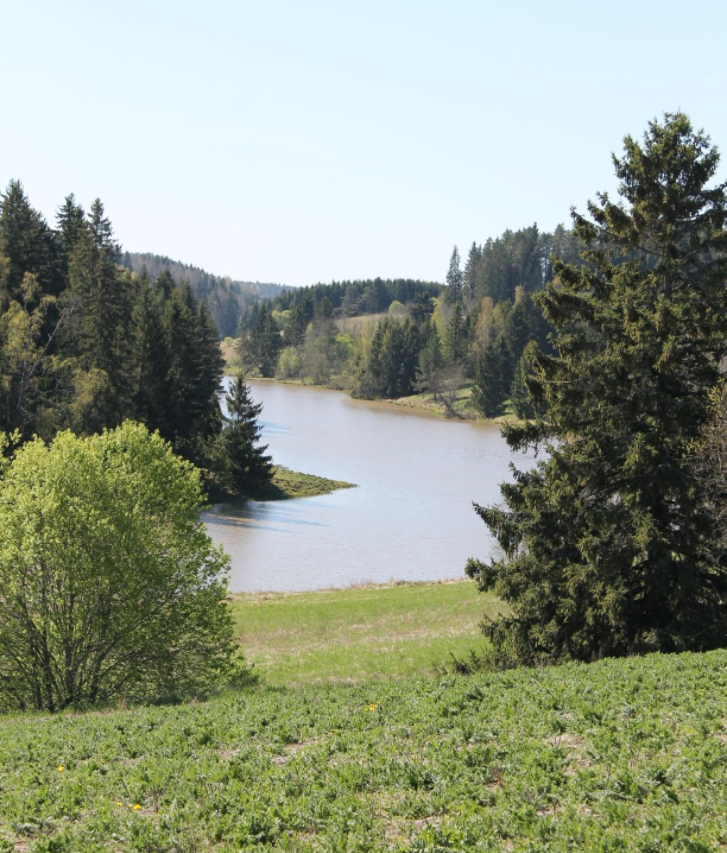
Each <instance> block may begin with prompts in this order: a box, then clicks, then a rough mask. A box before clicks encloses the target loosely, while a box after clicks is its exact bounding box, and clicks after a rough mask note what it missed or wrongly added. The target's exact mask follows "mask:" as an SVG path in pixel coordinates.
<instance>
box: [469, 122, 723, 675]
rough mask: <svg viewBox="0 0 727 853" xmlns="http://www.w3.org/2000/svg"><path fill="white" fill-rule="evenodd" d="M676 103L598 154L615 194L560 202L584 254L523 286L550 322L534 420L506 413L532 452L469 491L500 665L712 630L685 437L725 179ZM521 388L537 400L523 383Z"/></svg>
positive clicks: (711, 350) (711, 298)
mask: <svg viewBox="0 0 727 853" xmlns="http://www.w3.org/2000/svg"><path fill="white" fill-rule="evenodd" d="M718 160H719V155H718V152H717V150H716V149H715V148H713V147H712V146H711V145H710V143H709V139H708V138H707V137H705V136H704V135H703V134H702V133H696V132H695V131H694V130H693V129H692V127H691V125H690V122H689V120H688V119H687V117H686V116H685V115H683V114H680V113H677V114H667V115H665V117H664V121H663V122H662V123H659V122H656V121H655V122H652V123H651V124H650V125H649V128H648V131H647V132H646V134H645V137H644V143H643V145H640V144H639V143H638V142H637V141H635V140H634V139H632V138H631V137H626V139H625V155H624V156H623V157H622V158H620V159H619V158H616V157H614V165H615V170H616V175H617V176H618V178H619V180H620V185H619V193H620V195H621V201H620V202H619V203H614V202H612V201H611V200H610V199H609V197H608V196H607V195H606V194H601V195H599V196H598V201H597V203H591V204H589V213H590V217H589V218H586V217H584V216H580V215H577V214H574V222H575V230H576V233H577V235H578V237H579V238H580V239H581V240H582V241H583V243H584V244H585V245H588V246H591V247H593V248H592V249H591V250H590V251H589V252H587V253H586V257H585V260H586V261H587V263H586V264H583V265H569V264H565V263H562V262H560V263H556V264H555V267H554V272H555V281H554V282H553V283H551V284H549V285H548V287H547V289H546V290H545V291H544V293H543V294H542V295H541V296H540V297H539V298H538V302H539V304H540V305H541V307H542V309H543V311H544V313H545V315H546V317H547V319H548V320H549V321H550V322H551V323H552V324H553V326H554V328H555V333H554V344H555V347H556V352H555V354H553V355H544V354H540V355H538V356H537V357H536V359H535V371H536V373H537V381H536V382H532V381H531V383H530V385H531V389H532V390H534V391H535V392H536V393H535V396H536V397H540V398H542V399H544V400H545V402H546V403H547V404H548V406H549V410H548V414H547V421H545V420H537V421H536V422H535V423H532V424H529V425H527V426H525V427H523V428H511V429H509V430H507V431H506V437H507V439H508V442H509V444H510V446H511V447H512V448H513V449H521V448H524V447H526V446H528V445H532V444H536V445H537V444H543V443H545V445H546V447H547V449H548V452H549V457H548V458H547V460H545V461H541V462H540V463H539V464H538V465H537V466H536V467H535V468H534V469H532V470H531V471H529V472H525V473H522V472H521V473H518V475H517V477H516V479H515V482H514V483H512V484H507V485H504V486H502V493H503V496H504V498H505V504H506V505H505V506H504V507H502V506H497V507H478V508H477V511H478V512H479V514H480V515H481V517H482V518H483V519H484V521H485V522H486V523H487V525H488V526H489V528H490V529H491V530H492V532H493V533H494V534H495V536H496V537H497V540H498V541H499V543H500V546H501V547H502V550H503V552H504V557H503V558H501V559H495V560H494V561H492V562H490V563H489V564H484V563H481V562H476V561H471V562H470V563H469V564H468V572H469V574H470V575H471V576H473V577H476V578H477V579H478V581H479V584H480V587H481V588H482V589H486V590H492V591H493V592H495V593H496V594H497V595H498V596H500V597H501V598H502V599H503V600H504V601H505V602H506V603H507V604H508V605H509V607H510V612H509V613H508V614H507V615H504V616H502V617H501V618H500V619H499V620H498V621H497V622H496V623H491V624H488V625H487V626H486V628H485V632H486V634H487V636H488V637H489V638H490V640H491V641H492V642H493V646H494V649H495V654H496V657H497V658H498V660H499V662H500V663H502V664H512V663H517V662H522V663H536V662H539V661H545V662H547V661H558V660H561V659H564V658H576V659H580V660H591V659H593V658H597V657H601V656H606V655H623V654H629V653H632V652H644V651H649V650H662V651H678V650H683V649H707V648H712V647H715V646H720V645H724V644H725V642H727V606H726V605H725V602H726V601H727V570H726V569H725V567H724V566H715V565H714V564H713V563H712V562H711V561H708V560H707V559H706V557H705V553H706V551H707V550H708V548H709V543H710V540H711V538H712V536H713V530H712V527H711V525H712V522H711V519H710V516H709V513H708V512H707V511H706V509H705V495H704V489H703V487H702V485H701V484H700V482H699V480H698V478H697V476H696V474H695V471H694V467H693V464H692V460H691V458H690V457H691V452H692V451H691V448H692V446H693V443H694V441H695V440H696V439H697V438H698V436H699V435H700V434H701V432H702V430H703V428H704V425H705V422H706V421H707V419H708V417H709V414H710V390H711V389H712V388H713V386H714V385H715V383H716V382H717V380H718V377H719V364H720V361H721V359H722V358H723V357H724V356H725V354H726V353H727V287H725V281H726V280H727V233H725V217H726V211H727V193H726V185H725V184H719V185H713V184H712V181H713V178H714V175H715V172H716V168H717V164H718ZM536 402H537V400H536Z"/></svg>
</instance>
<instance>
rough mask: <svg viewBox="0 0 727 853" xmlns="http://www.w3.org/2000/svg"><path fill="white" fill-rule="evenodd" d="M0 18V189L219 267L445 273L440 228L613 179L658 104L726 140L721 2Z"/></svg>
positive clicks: (271, 278)
mask: <svg viewBox="0 0 727 853" xmlns="http://www.w3.org/2000/svg"><path fill="white" fill-rule="evenodd" d="M0 19H1V20H2V31H3V38H2V47H1V49H0V81H2V83H0V94H1V96H2V101H3V105H2V122H1V124H0V187H4V186H6V185H7V183H8V181H9V180H11V179H19V180H21V181H22V182H23V184H24V187H25V190H26V192H27V194H28V196H29V198H30V201H31V203H32V204H33V206H34V207H36V208H37V209H39V210H40V211H41V212H42V213H43V214H44V215H45V216H46V218H47V219H48V220H49V221H51V222H52V221H53V220H54V218H55V211H56V209H57V207H58V206H59V205H60V203H61V202H62V200H63V198H64V197H65V196H66V195H68V194H69V193H71V192H72V193H75V195H76V198H77V199H78V200H79V201H80V202H81V203H82V204H83V205H84V206H89V205H90V204H91V202H92V201H93V200H94V199H95V198H97V197H99V198H101V200H102V201H103V203H104V205H105V208H106V211H107V214H108V215H109V217H110V218H111V221H112V222H113V225H114V229H115V233H116V236H117V238H118V240H119V241H120V242H121V244H122V245H123V248H124V249H127V250H129V251H135V252H155V253H158V254H163V255H168V256H169V257H171V258H174V259H175V260H181V261H183V262H186V263H192V264H195V265H196V266H200V267H203V268H205V269H207V270H208V271H210V272H213V273H215V274H218V275H229V276H231V277H232V278H234V279H241V280H247V281H265V282H278V283H282V284H290V285H304V284H311V283H314V282H318V281H324V282H327V281H331V280H339V281H340V280H344V279H357V278H372V277H375V276H382V277H383V278H394V277H410V278H421V279H425V280H430V281H443V280H444V276H445V274H446V271H447V266H448V263H449V258H450V255H451V252H452V247H453V245H455V244H456V245H458V246H459V249H460V253H461V254H462V255H464V256H466V253H467V251H468V249H469V246H470V245H471V244H472V242H477V243H482V242H484V241H485V240H486V239H487V238H488V237H496V236H498V235H499V234H501V233H502V232H503V231H504V230H505V229H506V228H511V229H517V228H522V227H526V226H528V225H532V224H533V223H534V222H535V223H537V224H538V226H539V227H540V228H541V230H552V229H553V228H554V227H555V226H556V225H557V224H558V223H560V222H568V221H569V215H570V209H571V207H572V206H575V207H576V208H578V209H580V210H583V209H584V208H585V205H586V202H587V200H588V199H589V198H592V197H594V195H595V193H596V192H598V191H602V190H607V191H609V192H614V191H615V189H616V181H615V178H614V177H613V166H612V163H611V153H612V152H616V153H618V152H619V151H620V150H621V148H622V141H623V137H624V136H625V135H626V134H631V135H632V136H636V137H641V135H642V134H643V131H644V130H645V128H646V126H647V124H648V122H649V121H650V120H652V119H654V118H658V117H661V116H662V115H663V113H664V112H665V111H671V112H673V111H676V110H683V111H685V112H686V113H687V114H688V115H689V116H690V118H691V119H692V122H693V124H694V125H695V127H696V128H698V129H702V128H703V129H704V130H705V131H706V132H707V133H708V134H709V135H710V136H711V138H712V141H713V142H714V143H715V144H716V145H717V146H718V147H721V148H722V150H725V151H726V152H727V110H725V108H724V104H725V101H726V94H727V53H726V52H725V50H724V34H725V32H726V31H727V3H723V2H717V0H714V2H712V1H711V0H707V1H706V2H705V0H702V1H701V2H700V1H699V0H697V2H694V3H684V2H683V0H682V2H672V0H662V2H651V0H630V2H622V0H609V2H608V3H592V2H587V0H580V2H559V0H552V2H550V3H545V2H530V0H521V2H519V3H512V2H511V3H505V2H503V0H500V2H497V3H493V2H489V0H480V2H466V0H447V2H444V0H441V2H427V0H417V2H404V0H402V2H399V0H388V2H379V0H366V2H362V0H357V2H344V0H338V2H318V0H305V2H290V1H288V2H285V1H284V0H264V2H263V1H262V0H258V2H247V0H236V2H233V0H229V2H226V1H225V0H205V2H203V3H201V2H198V0H197V2H185V0H174V2H165V0H159V2H157V0H147V2H138V0H125V2H124V3H104V2H98V0H94V2H77V1H76V0H64V2H63V3H59V2H57V0H51V2H40V0H24V2H22V3H20V2H10V0H0ZM726 157H727V154H726ZM726 162H727V161H726ZM721 176H722V177H727V166H725V167H723V168H722V170H721Z"/></svg>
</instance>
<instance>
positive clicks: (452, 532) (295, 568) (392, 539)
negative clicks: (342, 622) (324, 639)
mask: <svg viewBox="0 0 727 853" xmlns="http://www.w3.org/2000/svg"><path fill="white" fill-rule="evenodd" d="M250 385H251V388H252V393H253V397H254V398H255V399H256V400H257V401H259V402H262V404H263V412H262V415H261V423H262V424H263V426H264V432H263V438H264V441H265V442H266V443H267V444H268V445H269V450H270V451H271V452H272V454H273V457H274V459H275V462H276V463H278V464H280V465H285V466H287V467H288V468H292V469H293V470H296V471H304V472H306V473H309V474H318V475H321V476H324V477H330V478H331V479H334V480H346V481H348V482H350V483H356V484H357V486H358V487H357V488H355V489H343V490H341V491H337V492H334V493H333V494H330V495H324V496H322V497H314V498H301V499H299V500H292V501H277V502H270V503H260V502H256V501H251V502H248V503H240V504H219V505H217V506H215V507H213V508H212V509H211V510H210V511H209V512H207V513H205V516H204V520H205V522H206V524H207V529H208V531H209V534H210V536H211V537H212V538H213V539H214V540H215V541H216V542H218V543H221V544H222V545H224V547H225V549H226V551H227V552H228V554H230V556H231V557H232V573H231V577H230V589H231V590H232V591H233V592H258V591H271V590H276V591H294V590H312V589H323V588H327V587H346V586H350V585H351V584H355V583H364V582H376V583H383V582H387V581H390V580H444V579H449V578H457V577H462V576H463V570H464V566H465V563H466V562H467V558H468V557H471V556H476V557H479V558H484V557H487V556H489V555H490V554H492V553H493V550H494V548H495V544H494V541H493V540H492V538H491V537H490V535H489V533H488V531H487V528H486V527H485V525H484V523H483V522H482V521H481V520H480V519H479V518H478V516H477V515H476V514H475V512H474V510H473V509H472V501H476V502H477V503H480V504H489V503H494V502H496V501H498V500H499V488H498V484H499V483H500V482H501V481H503V480H505V479H510V476H511V475H510V471H509V468H508V466H509V463H510V461H511V460H513V461H515V463H516V465H517V466H518V467H519V468H528V467H530V466H531V465H532V458H531V457H529V456H525V455H521V454H515V455H513V454H512V453H511V452H510V450H509V448H508V447H507V445H506V444H505V441H504V440H503V438H502V437H501V436H500V432H499V428H496V427H492V426H485V425H482V424H474V423H470V422H466V421H465V422H453V421H445V420H442V419H441V418H437V417H434V416H430V415H428V414H426V413H424V414H422V413H415V412H412V411H410V410H407V409H405V408H403V407H400V406H395V405H392V404H389V403H376V402H366V401H362V400H352V399H351V398H349V397H348V396H347V395H346V394H343V393H340V392H337V391H329V390H326V389H318V388H304V387H300V386H295V385H277V384H274V383H269V382H254V381H253V382H251V383H250Z"/></svg>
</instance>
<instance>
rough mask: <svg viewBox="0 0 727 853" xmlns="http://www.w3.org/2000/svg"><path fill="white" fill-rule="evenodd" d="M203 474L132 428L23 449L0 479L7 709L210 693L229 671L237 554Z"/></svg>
mask: <svg viewBox="0 0 727 853" xmlns="http://www.w3.org/2000/svg"><path fill="white" fill-rule="evenodd" d="M202 500H203V496H202V490H201V485H200V478H199V474H198V472H197V471H196V470H195V469H194V467H193V466H192V465H191V464H190V463H188V462H185V461H184V460H182V459H180V458H178V457H176V456H175V455H174V454H173V453H172V451H171V448H170V446H169V445H168V444H167V443H166V442H164V441H163V440H162V439H161V438H160V437H159V435H158V434H154V435H151V434H150V433H149V432H148V431H147V429H146V428H145V427H143V426H141V425H139V424H134V423H130V422H127V423H125V424H124V425H123V426H121V427H119V428H118V429H115V430H112V431H105V432H104V433H103V434H101V435H95V436H92V437H90V438H77V437H76V436H74V435H73V434H72V433H70V432H65V433H61V434H60V435H58V436H57V437H56V439H55V440H54V441H53V442H52V443H51V444H50V445H46V444H44V443H43V442H42V441H41V440H40V439H36V440H34V441H32V442H29V443H28V444H26V445H25V446H23V447H22V448H21V449H20V450H19V451H18V452H17V453H16V455H15V457H14V459H13V461H12V464H11V465H10V466H9V467H8V468H7V470H6V472H5V476H4V479H3V480H2V483H0V707H1V706H4V707H6V708H11V707H15V708H38V709H47V710H51V711H53V710H59V709H62V708H65V707H68V706H75V707H78V706H90V705H98V704H102V703H109V702H111V701H114V700H118V699H122V698H123V699H131V700H135V701H138V700H151V699H155V698H159V697H170V696H175V697H180V696H184V695H190V694H199V693H205V692H207V691H209V690H210V689H212V688H213V687H214V686H215V685H216V684H218V683H220V680H221V679H222V678H223V677H224V676H225V675H226V674H227V673H228V672H229V669H230V666H231V655H232V653H233V648H234V643H233V637H232V627H231V620H230V615H229V612H228V607H227V575H226V572H227V569H228V562H229V558H228V557H227V556H226V555H225V554H224V553H223V551H222V550H221V549H219V548H217V547H215V546H214V545H213V544H212V542H211V540H210V539H209V537H208V536H207V534H206V532H205V530H204V527H203V525H202V523H201V522H200V521H199V518H198V509H199V506H200V504H201V503H202Z"/></svg>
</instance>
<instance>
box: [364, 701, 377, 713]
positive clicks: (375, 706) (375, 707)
mask: <svg viewBox="0 0 727 853" xmlns="http://www.w3.org/2000/svg"><path fill="white" fill-rule="evenodd" d="M378 707H379V706H378V705H377V704H376V702H372V703H371V704H370V705H367V706H366V710H367V711H375V710H376V709H377V708H378Z"/></svg>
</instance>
